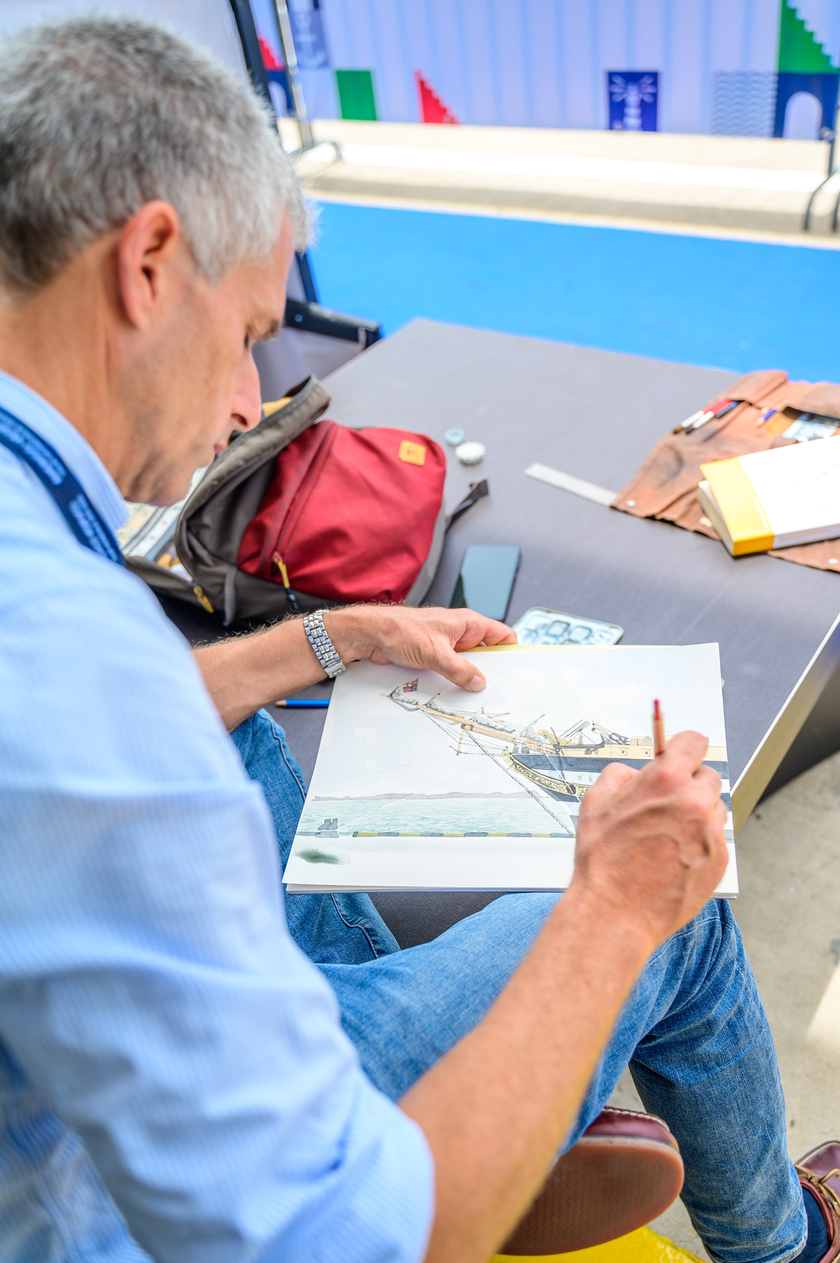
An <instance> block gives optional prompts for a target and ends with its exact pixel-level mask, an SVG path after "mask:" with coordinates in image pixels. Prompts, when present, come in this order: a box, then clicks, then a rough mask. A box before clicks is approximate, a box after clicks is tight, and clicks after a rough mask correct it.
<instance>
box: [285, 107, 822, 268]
mask: <svg viewBox="0 0 840 1263" xmlns="http://www.w3.org/2000/svg"><path fill="white" fill-rule="evenodd" d="M312 126H313V133H314V135H315V137H316V139H317V140H321V141H324V142H326V141H334V142H336V143H337V144H338V145H339V146H340V147H341V152H342V155H343V160H342V161H340V162H336V161H334V149H333V148H331V147H330V145H328V144H326V143H323V144H321V145H320V146H319V147H318V148H317V149H315V150H313V151H311V152H310V153H307V154H304V155H303V156H302V157H301V159H300V160H299V162H298V171H299V173H300V175H301V177H302V179H303V181H304V184H305V186H306V188H307V191H308V192H310V193H311V194H312V195H313V196H317V197H319V198H327V199H329V198H337V199H340V200H344V199H347V200H363V201H366V202H371V201H373V202H381V203H384V204H387V205H411V206H417V207H421V206H432V207H436V208H438V209H447V210H462V211H465V210H469V211H470V212H471V213H473V214H475V213H480V212H482V211H484V212H485V213H489V214H504V215H508V216H509V215H517V214H520V215H528V216H530V215H537V216H540V217H548V218H560V219H563V220H569V219H572V220H579V219H581V218H582V219H583V220H585V222H588V223H591V222H595V221H601V222H603V221H604V220H607V221H615V220H619V221H621V222H624V223H626V222H627V221H631V222H633V223H648V224H656V225H657V226H658V227H660V228H661V229H668V228H670V229H671V230H672V231H673V230H683V231H685V230H691V231H697V230H700V231H703V230H707V231H708V230H711V231H714V232H723V233H728V232H736V233H738V234H741V233H743V232H748V233H751V234H753V233H755V234H758V235H759V236H760V237H762V238H763V239H766V238H767V237H774V236H776V237H778V236H779V235H781V236H782V237H787V238H790V237H791V236H796V237H801V236H806V239H809V240H810V241H811V242H812V243H814V244H817V243H819V244H822V245H832V246H836V245H838V244H840V238H838V235H836V234H835V235H831V234H829V232H828V229H829V227H830V221H831V215H832V212H833V210H834V206H835V203H836V200H837V198H838V195H840V173H838V175H836V176H834V177H833V179H832V182H831V184H830V185H829V186H828V187H827V188H826V190H825V191H824V192H823V193H821V194H820V195H819V196H818V197H817V199H816V201H815V205H814V219H813V231H811V232H810V233H809V234H807V235H806V234H803V233H802V217H803V213H804V211H805V208H806V205H807V202H808V198H809V196H810V194H811V193H812V192H813V191H814V190H815V189H816V188H817V186H818V185H819V184H820V182H821V181H822V179H823V177H824V176H825V174H826V169H827V157H828V146H827V145H826V144H825V143H824V142H822V141H799V140H767V139H757V138H749V137H733V136H683V135H667V134H662V133H658V132H639V133H627V132H609V131H574V130H557V129H552V128H527V127H466V126H440V125H438V126H434V125H424V124H418V123H366V122H350V121H346V120H337V119H320V120H315V122H314V123H313V125H312ZM281 131H282V134H283V138H284V143H285V144H286V145H287V147H289V148H291V147H293V146H294V145H295V144H297V143H298V138H297V131H296V127H295V124H294V123H292V122H290V121H289V120H283V122H282V124H281Z"/></svg>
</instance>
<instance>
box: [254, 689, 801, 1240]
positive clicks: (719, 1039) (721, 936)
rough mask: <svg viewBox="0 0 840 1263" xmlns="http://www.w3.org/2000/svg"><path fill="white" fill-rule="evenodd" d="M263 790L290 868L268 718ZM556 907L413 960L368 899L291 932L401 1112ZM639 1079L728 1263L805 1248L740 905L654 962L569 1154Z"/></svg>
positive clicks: (336, 901)
mask: <svg viewBox="0 0 840 1263" xmlns="http://www.w3.org/2000/svg"><path fill="white" fill-rule="evenodd" d="M233 740H234V742H235V743H236V746H237V748H238V749H239V752H240V754H241V756H242V759H243V761H244V763H245V766H246V768H247V770H248V774H249V775H250V776H251V778H252V779H253V780H256V781H258V782H259V783H260V784H261V785H262V787H263V790H264V792H265V796H266V798H267V800H268V805H269V807H270V809H271V812H272V815H273V817H274V824H275V828H276V831H277V841H278V845H279V847H280V851H281V858H282V861H283V863H284V864H285V861H286V859H287V858H288V854H289V850H290V848H291V844H292V839H293V837H294V832H295V827H296V825H297V821H298V818H299V816H300V812H301V808H302V806H303V799H304V795H305V786H304V782H303V776H302V773H301V770H300V767H299V766H298V764H297V762H296V761H295V759H294V758H293V756H292V755H291V753H290V751H289V748H288V745H287V744H286V739H285V737H284V735H283V730H282V729H281V728H279V727H278V726H277V725H276V724H275V723H274V721H273V720H272V719H270V717H269V716H268V715H267V714H266V713H265V712H264V711H260V712H259V713H258V714H256V715H254V716H253V717H252V718H251V719H249V720H247V721H246V722H245V723H244V724H242V725H241V726H240V727H239V728H237V729H236V731H235V732H234V733H233ZM556 900H557V896H555V895H547V894H531V895H517V894H512V895H505V896H503V897H502V898H500V899H497V900H495V901H494V902H493V903H491V904H489V905H488V906H487V907H486V908H484V909H483V910H482V911H481V912H479V913H476V914H475V915H474V916H471V917H468V918H466V919H465V920H463V921H461V922H459V923H458V924H457V925H455V926H453V927H452V928H451V929H450V930H447V931H446V933H445V934H441V935H440V937H439V938H437V939H435V940H433V942H431V943H426V944H423V945H421V946H418V947H412V948H408V949H406V950H404V951H401V950H400V949H399V947H398V944H397V942H396V940H395V938H394V936H393V935H392V934H391V932H390V930H388V928H387V926H386V925H385V923H384V922H383V920H382V918H381V917H380V916H379V914H378V912H377V911H376V909H375V907H374V906H373V904H372V902H371V900H370V899H369V897H368V896H367V895H356V894H353V895H347V894H337V895H290V896H288V897H287V899H286V915H287V918H288V923H289V929H290V931H291V933H292V935H293V937H294V938H295V940H296V942H297V943H298V945H299V946H300V947H301V948H302V950H303V951H304V952H305V953H306V954H307V955H308V956H309V957H310V958H311V959H312V960H313V961H314V962H315V963H316V964H317V965H318V966H319V967H320V969H321V970H322V971H323V973H324V974H325V975H326V977H327V978H328V979H329V981H330V983H331V984H332V986H333V988H334V990H335V992H336V995H337V997H338V1001H339V1004H340V1007H341V1013H342V1021H343V1024H344V1027H345V1030H346V1031H347V1033H348V1035H349V1036H350V1038H351V1039H352V1041H353V1043H354V1044H355V1046H356V1048H357V1049H358V1052H359V1057H360V1059H361V1062H362V1065H363V1066H364V1068H365V1071H366V1072H367V1074H368V1075H369V1076H370V1078H371V1079H372V1080H373V1082H374V1083H375V1084H376V1085H377V1086H378V1087H379V1088H380V1089H381V1090H382V1091H383V1092H385V1093H387V1095H388V1096H390V1097H391V1098H392V1099H394V1100H396V1099H398V1098H399V1097H400V1096H401V1095H402V1094H403V1093H404V1092H405V1091H406V1090H407V1089H408V1088H409V1087H410V1086H411V1084H412V1083H413V1082H414V1081H415V1079H417V1078H418V1077H419V1076H420V1075H422V1074H423V1073H424V1071H426V1070H427V1069H428V1068H429V1067H430V1066H431V1065H433V1064H434V1063H435V1061H437V1060H438V1058H439V1057H440V1056H441V1055H442V1054H443V1053H445V1052H446V1051H447V1049H448V1048H450V1047H451V1046H452V1045H453V1044H455V1043H456V1042H457V1041H458V1040H459V1039H460V1038H461V1037H462V1036H463V1035H464V1034H466V1033H467V1031H469V1030H471V1029H472V1027H473V1026H475V1025H476V1023H477V1022H479V1021H480V1020H481V1018H482V1017H483V1015H484V1014H485V1013H486V1011H487V1009H488V1008H489V1006H490V1005H491V1004H492V1002H493V1000H494V999H495V998H496V996H497V995H498V994H499V992H500V991H501V989H502V988H503V987H504V985H505V983H506V982H507V981H508V979H509V977H510V976H511V974H512V973H513V971H514V970H515V969H516V967H517V965H518V964H519V962H520V961H521V959H522V957H523V955H524V954H525V953H526V952H527V950H528V948H529V947H530V945H531V943H532V942H533V940H534V938H535V936H536V935H537V933H538V932H539V930H540V928H541V926H542V924H543V922H544V920H545V918H546V916H547V915H548V913H549V911H550V910H551V908H552V907H553V906H554V904H555V902H556ZM628 1065H629V1066H630V1070H631V1073H632V1075H633V1079H634V1081H635V1083H636V1087H637V1088H638V1091H639V1095H640V1096H641V1098H642V1100H643V1101H644V1104H645V1108H646V1109H648V1110H649V1111H651V1112H652V1113H654V1114H658V1115H660V1117H662V1118H664V1119H665V1120H666V1122H667V1123H668V1125H669V1127H670V1128H671V1131H672V1132H673V1133H674V1135H675V1136H676V1138H677V1140H678V1141H679V1145H680V1150H681V1153H682V1156H683V1161H684V1163H685V1172H686V1175H685V1185H684V1187H683V1192H682V1198H683V1201H684V1203H685V1205H686V1207H687V1209H688V1212H689V1214H690V1215H691V1220H692V1223H693V1224H694V1227H695V1229H696V1230H697V1232H698V1234H699V1236H700V1237H701V1239H702V1241H703V1243H704V1245H705V1247H706V1249H707V1250H708V1252H709V1254H710V1255H711V1256H712V1257H713V1258H716V1259H719V1260H721V1263H785V1261H786V1260H788V1259H791V1258H794V1257H795V1256H796V1255H797V1254H798V1253H799V1251H800V1250H801V1249H802V1247H803V1245H804V1244H805V1238H806V1220H805V1211H804V1208H803V1202H802V1194H801V1191H800V1187H799V1181H798V1179H797V1176H796V1173H795V1171H794V1169H793V1166H792V1164H791V1162H790V1159H789V1158H788V1153H787V1141H786V1132H785V1109H784V1099H783V1096H782V1088H781V1083H780V1080H779V1072H778V1067H777V1064H776V1053H775V1049H774V1047H773V1040H772V1036H771V1034H770V1029H769V1026H768V1023H767V1018H766V1016H765V1013H764V1009H763V1007H762V1004H761V1000H760V999H759V996H758V992H757V990H756V985H755V980H754V978H753V976H752V972H751V970H750V967H749V963H748V961H747V959H746V956H745V954H744V948H743V944H742V942H741V936H740V933H739V932H738V927H737V925H736V924H735V921H734V919H733V917H732V913H731V911H730V909H729V905H728V903H726V902H725V901H724V900H713V901H712V902H710V903H708V904H707V905H706V907H705V908H704V909H703V910H702V912H700V913H699V915H698V916H696V917H695V918H694V920H693V921H692V922H691V923H690V924H689V925H687V926H686V927H685V928H684V929H682V930H680V932H679V933H678V934H675V935H674V936H673V938H671V939H669V940H668V942H667V943H664V944H663V945H662V946H661V947H660V948H659V949H658V951H656V952H655V953H654V955H653V956H652V958H651V959H650V961H649V962H648V964H647V966H646V967H645V969H644V971H643V973H642V975H641V977H640V978H639V980H638V982H637V983H636V986H635V987H634V988H633V991H632V993H631V995H630V998H629V999H628V1001H627V1003H626V1004H625V1006H624V1008H623V1010H622V1012H621V1015H620V1017H619V1019H618V1022H617V1023H616V1027H615V1031H614V1033H613V1036H612V1039H611V1040H610V1042H609V1044H608V1045H607V1047H606V1050H605V1051H604V1054H603V1056H602V1057H601V1060H600V1063H599V1065H598V1068H597V1070H596V1072H595V1075H594V1078H593V1080H592V1083H591V1084H590V1086H589V1090H588V1092H587V1094H586V1096H585V1098H584V1100H583V1103H582V1105H581V1108H580V1113H579V1115H578V1118H577V1121H576V1123H575V1126H574V1127H573V1129H572V1131H571V1133H570V1135H569V1136H568V1137H567V1140H566V1145H565V1146H564V1147H569V1146H571V1145H572V1144H574V1142H575V1141H576V1140H577V1139H578V1137H579V1136H580V1135H581V1132H582V1131H583V1130H584V1128H586V1127H588V1126H589V1124H590V1123H591V1122H592V1121H593V1120H594V1119H595V1118H596V1117H597V1116H598V1114H599V1113H600V1112H601V1110H602V1109H603V1108H604V1106H605V1105H606V1103H607V1101H608V1100H609V1097H610V1095H611V1093H612V1092H613V1090H614V1088H615V1086H616V1084H617V1083H618V1080H619V1078H620V1077H621V1074H622V1073H623V1071H624V1069H625V1068H626V1067H627V1066H628Z"/></svg>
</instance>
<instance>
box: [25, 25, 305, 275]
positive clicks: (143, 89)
mask: <svg viewBox="0 0 840 1263" xmlns="http://www.w3.org/2000/svg"><path fill="white" fill-rule="evenodd" d="M157 198H161V199H163V200H164V201H166V202H169V203H171V205H172V206H174V207H175V209H176V210H177V211H178V214H179V216H180V219H181V226H182V230H183V233H184V237H185V239H186V241H187V243H188V245H189V247H190V250H191V252H192V254H193V257H194V259H195V262H196V266H197V268H198V270H199V271H200V273H201V274H202V275H203V276H204V277H206V279H207V280H208V281H210V283H211V284H213V285H215V284H217V283H218V282H219V280H221V278H222V277H223V276H226V275H227V274H228V273H229V272H230V271H232V270H233V269H234V268H235V267H237V266H238V264H240V263H243V262H245V261H250V260H259V259H263V258H265V257H266V256H267V255H268V254H269V253H270V252H271V249H272V247H273V245H274V243H275V242H276V240H277V238H278V235H279V232H280V225H281V223H282V219H283V214H284V212H287V213H288V214H289V216H290V218H291V221H292V226H293V228H294V233H295V244H296V245H297V247H298V249H302V248H303V246H304V245H305V242H306V239H307V233H308V224H307V214H306V209H305V206H304V202H303V196H302V193H301V190H300V185H299V184H298V181H297V178H296V176H295V174H294V171H293V170H292V166H291V163H290V162H289V160H288V158H287V157H286V154H285V153H284V152H283V148H282V145H281V143H280V138H279V136H278V134H277V128H276V126H275V123H274V119H273V118H272V117H271V115H270V112H269V110H268V108H267V107H266V106H264V105H263V104H262V103H261V102H260V101H259V100H258V99H257V97H256V95H255V94H254V92H252V91H251V89H250V88H249V87H247V86H246V85H245V84H244V83H240V82H239V81H238V80H237V79H236V77H235V76H234V75H233V74H232V73H231V72H230V71H228V70H226V69H225V68H224V67H223V66H221V65H220V64H219V63H218V62H217V61H215V60H214V59H213V58H212V57H211V56H210V55H209V54H207V53H204V52H203V51H202V50H201V49H199V48H196V47H195V46H194V45H192V44H190V43H188V42H187V41H186V40H184V39H181V38H180V37H178V36H176V35H174V34H172V33H171V32H170V31H168V30H166V29H165V28H163V27H161V26H157V25H154V24H152V23H149V22H143V21H139V20H137V19H134V18H121V17H105V16H96V17H78V18H70V19H66V20H64V21H60V22H49V23H44V24H42V25H39V26H35V27H30V28H29V29H28V30H25V31H22V32H20V33H19V34H17V35H15V36H13V37H11V38H10V39H8V40H6V41H4V42H3V44H2V45H0V279H2V280H3V281H5V285H6V288H7V289H8V290H10V291H11V292H12V293H14V292H17V293H26V292H27V291H28V292H31V291H33V290H36V289H38V288H40V287H42V286H44V285H46V284H47V283H48V282H49V281H51V280H52V279H53V277H55V276H56V275H57V273H58V272H59V271H60V270H61V269H62V268H63V267H64V266H66V264H68V263H69V262H70V261H71V259H72V258H73V257H74V256H75V255H76V254H77V253H79V252H80V251H81V250H83V249H84V248H85V246H87V245H89V244H90V242H92V241H94V240H95V239H96V238H97V237H99V236H101V235H102V234H103V233H105V232H107V231H108V230H109V229H112V228H116V227H119V226H120V225H121V224H124V223H125V222H126V221H127V220H128V219H130V218H131V216H132V215H133V214H134V213H135V211H137V210H139V209H140V207H141V206H143V205H144V204H145V203H146V202H149V201H152V200H154V199H157Z"/></svg>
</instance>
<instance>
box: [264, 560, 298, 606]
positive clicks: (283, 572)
mask: <svg viewBox="0 0 840 1263" xmlns="http://www.w3.org/2000/svg"><path fill="white" fill-rule="evenodd" d="M271 560H272V561H273V562H274V565H275V566H276V567H277V569H278V570H279V571H280V578H281V579H282V581H283V587H284V588H285V589H286V600H287V601H288V602H289V605H291V607H292V609H293V610H294V612H295V613H296V614H299V613H300V609H299V607H298V603H297V599H296V597H295V594H294V592H293V591H292V588H291V584H290V583H289V572H288V570H287V569H286V566H285V564H284V562H283V558H282V557H281V556H280V554H279V553H274V554H273V555H272V558H271Z"/></svg>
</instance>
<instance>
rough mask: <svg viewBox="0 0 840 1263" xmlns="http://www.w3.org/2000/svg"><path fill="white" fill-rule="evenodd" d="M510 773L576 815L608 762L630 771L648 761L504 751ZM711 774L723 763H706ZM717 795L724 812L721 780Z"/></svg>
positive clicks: (723, 766)
mask: <svg viewBox="0 0 840 1263" xmlns="http://www.w3.org/2000/svg"><path fill="white" fill-rule="evenodd" d="M502 757H503V758H504V760H505V762H506V763H507V764H508V766H509V767H510V769H511V771H513V772H515V773H517V774H518V775H519V776H523V777H525V778H526V779H527V780H529V781H530V782H531V783H532V784H534V785H537V786H539V788H540V789H541V790H543V792H544V793H546V794H548V795H549V797H551V798H554V799H556V800H557V801H558V802H562V803H563V804H564V806H565V807H566V808H567V810H570V811H571V812H572V814H573V815H576V814H577V812H576V810H575V804H577V807H578V808H579V806H580V801H581V799H582V798H583V796H584V794H585V793H586V791H587V790H588V789H589V788H590V787H591V786H592V785H594V784H595V782H596V781H597V779H598V777H599V776H600V775H601V773H602V772H603V770H604V768H605V767H607V766H608V764H610V763H621V764H623V765H624V766H626V767H629V768H633V769H634V771H641V769H642V768H644V767H647V765H648V764H649V763H650V761H651V760H650V759H649V758H646V759H644V758H643V759H627V758H615V757H612V758H607V757H606V756H604V755H601V756H599V755H597V754H594V753H593V754H582V755H580V756H576V755H558V754H536V753H533V752H531V751H514V752H509V751H506V752H505V754H504V755H503V756H502ZM709 766H711V767H713V768H714V769H715V771H717V772H718V773H720V774H722V775H723V776H724V777H725V776H726V772H727V767H726V764H725V763H718V762H716V761H714V762H711V761H710V763H709ZM723 791H724V792H723V793H722V794H721V797H722V799H723V800H724V802H725V804H726V807H727V810H728V809H729V783H728V781H726V780H724V782H723Z"/></svg>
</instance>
